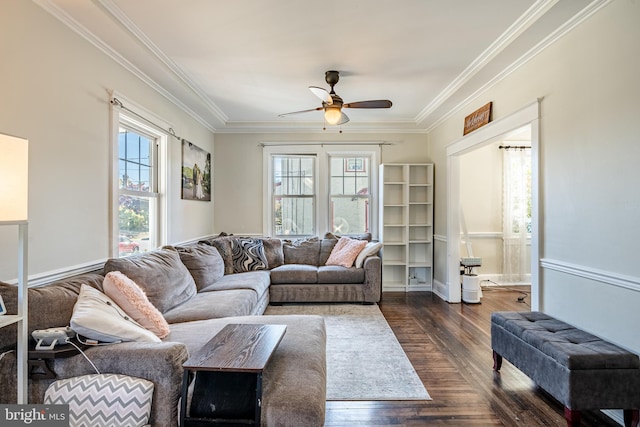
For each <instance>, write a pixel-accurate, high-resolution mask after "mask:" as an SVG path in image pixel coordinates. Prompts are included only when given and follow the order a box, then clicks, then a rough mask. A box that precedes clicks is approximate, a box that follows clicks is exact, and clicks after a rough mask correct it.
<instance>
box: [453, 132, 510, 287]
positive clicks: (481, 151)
mask: <svg viewBox="0 0 640 427" xmlns="http://www.w3.org/2000/svg"><path fill="white" fill-rule="evenodd" d="M498 145H500V142H498V143H493V144H489V145H486V146H484V147H482V148H478V149H476V150H474V151H472V152H470V153H467V154H464V155H463V156H461V157H460V206H461V207H462V209H463V210H464V217H465V222H466V224H467V231H468V232H469V237H470V240H471V250H472V252H473V256H476V257H480V258H482V266H481V267H479V268H477V269H476V272H477V273H478V274H480V275H482V276H485V275H492V276H495V275H499V274H502V152H501V151H500V150H499V149H498ZM460 254H461V255H462V256H467V246H466V245H465V243H464V242H463V241H462V240H461V246H460ZM494 279H495V277H494Z"/></svg>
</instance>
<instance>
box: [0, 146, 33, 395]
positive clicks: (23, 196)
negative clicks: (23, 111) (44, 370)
mask: <svg viewBox="0 0 640 427" xmlns="http://www.w3.org/2000/svg"><path fill="white" fill-rule="evenodd" d="M28 177H29V143H28V141H27V140H26V139H22V138H16V137H13V136H9V135H0V225H14V226H15V225H17V226H18V314H17V315H4V316H1V317H0V327H5V326H8V325H12V324H14V323H15V324H16V325H17V328H18V339H17V342H18V346H17V355H16V357H17V361H18V381H17V383H18V399H17V402H18V404H25V403H28V393H27V387H28V372H27V351H28V343H29V336H28V329H27V320H28V310H27V308H28V302H27V294H28V292H27V285H28V283H27V277H28V276H27V258H28V249H27V237H28V236H27V229H28V225H27V224H28V223H27V206H28V199H29V195H28Z"/></svg>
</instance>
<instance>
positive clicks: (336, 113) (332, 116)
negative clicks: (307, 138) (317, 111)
mask: <svg viewBox="0 0 640 427" xmlns="http://www.w3.org/2000/svg"><path fill="white" fill-rule="evenodd" d="M340 110H341V109H340V107H331V106H327V107H325V109H324V119H325V120H326V121H327V123H329V124H330V125H336V124H338V122H340V118H341V117H342V111H340Z"/></svg>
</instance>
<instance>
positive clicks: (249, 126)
mask: <svg viewBox="0 0 640 427" xmlns="http://www.w3.org/2000/svg"><path fill="white" fill-rule="evenodd" d="M341 131H342V133H407V134H409V133H413V134H426V130H425V129H420V128H417V127H416V125H415V123H413V122H411V121H398V122H357V123H356V122H350V123H348V124H346V125H343V126H325V125H324V124H323V123H322V122H310V121H305V122H285V123H278V122H227V123H226V126H225V128H224V129H220V130H218V131H216V133H301V132H304V133H340V132H341Z"/></svg>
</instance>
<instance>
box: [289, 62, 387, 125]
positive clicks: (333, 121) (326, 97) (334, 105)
mask: <svg viewBox="0 0 640 427" xmlns="http://www.w3.org/2000/svg"><path fill="white" fill-rule="evenodd" d="M324 79H325V81H326V82H327V84H328V85H329V86H331V92H327V90H326V89H323V88H321V87H317V86H309V90H310V91H311V92H313V94H314V95H316V96H317V97H318V98H320V99H321V100H322V107H318V108H311V109H309V110H302V111H293V112H291V113H284V114H278V117H283V116H288V115H290V114H299V113H307V112H309V111H320V110H324V118H325V120H326V122H327V123H329V124H330V125H342V124H345V123H347V122H348V121H349V117H347V115H346V114H345V113H344V112H342V109H343V108H390V107H391V105H393V104H392V103H391V101H389V100H387V99H377V100H372V101H359V102H348V103H344V102H343V101H342V98H340V97H339V96H338V95H337V94H336V92H335V91H334V90H333V87H334V86H335V85H336V83H338V80H340V74H339V72H338V71H332V70H331V71H327V72H326V73H324Z"/></svg>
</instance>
